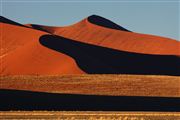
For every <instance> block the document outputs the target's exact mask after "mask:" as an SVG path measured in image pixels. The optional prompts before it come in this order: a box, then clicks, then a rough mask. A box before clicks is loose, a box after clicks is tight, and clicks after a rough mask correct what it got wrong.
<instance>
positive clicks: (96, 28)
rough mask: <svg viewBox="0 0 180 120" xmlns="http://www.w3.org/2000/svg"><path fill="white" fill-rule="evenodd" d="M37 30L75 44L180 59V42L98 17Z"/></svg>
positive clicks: (41, 27)
mask: <svg viewBox="0 0 180 120" xmlns="http://www.w3.org/2000/svg"><path fill="white" fill-rule="evenodd" d="M103 23H104V24H103ZM108 25H110V26H108ZM37 26H38V25H36V27H37ZM34 28H35V27H34ZM38 28H40V29H42V30H45V31H48V32H50V33H52V34H55V35H59V36H63V37H67V38H70V39H73V40H76V41H81V42H85V43H90V44H94V45H99V46H104V47H108V48H114V49H117V50H123V51H128V52H136V53H145V54H160V55H180V52H179V45H180V42H179V41H176V40H173V39H170V38H165V37H159V36H154V35H147V34H140V33H135V32H130V31H129V30H126V29H125V28H122V27H121V26H118V25H117V24H115V25H114V23H111V22H110V21H109V20H108V21H107V19H105V18H102V17H100V16H96V15H93V16H90V17H88V18H86V19H84V20H82V21H81V22H78V23H76V24H74V25H70V26H65V27H50V26H41V25H39V26H38Z"/></svg>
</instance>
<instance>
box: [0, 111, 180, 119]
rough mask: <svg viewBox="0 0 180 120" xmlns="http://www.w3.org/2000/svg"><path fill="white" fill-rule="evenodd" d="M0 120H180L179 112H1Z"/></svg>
mask: <svg viewBox="0 0 180 120" xmlns="http://www.w3.org/2000/svg"><path fill="white" fill-rule="evenodd" d="M0 119H3V120H9V119H26V120H27V119H28V120H32V119H33V120H37V119H38V120H42V119H43V120H46V119H48V120H50V119H51V120H179V119H180V113H179V112H100V111H96V112H91V111H86V112H78V111H69V112H65V111H59V112H54V111H10V112H0Z"/></svg>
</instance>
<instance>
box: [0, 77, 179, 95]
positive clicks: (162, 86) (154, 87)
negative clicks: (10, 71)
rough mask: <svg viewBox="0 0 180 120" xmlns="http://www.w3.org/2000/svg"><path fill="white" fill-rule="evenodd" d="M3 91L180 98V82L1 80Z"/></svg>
mask: <svg viewBox="0 0 180 120" xmlns="http://www.w3.org/2000/svg"><path fill="white" fill-rule="evenodd" d="M0 89H12V90H27V91H35V92H48V93H66V94H85V95H112V96H158V97H180V79H179V77H175V76H155V75H56V76H4V77H3V76H1V77H0Z"/></svg>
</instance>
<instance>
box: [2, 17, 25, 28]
mask: <svg viewBox="0 0 180 120" xmlns="http://www.w3.org/2000/svg"><path fill="white" fill-rule="evenodd" d="M0 22H2V23H6V24H12V25H17V26H21V27H27V26H25V25H22V24H20V23H17V22H14V21H12V20H9V19H7V18H5V17H3V16H0Z"/></svg>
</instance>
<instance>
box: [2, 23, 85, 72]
mask: <svg viewBox="0 0 180 120" xmlns="http://www.w3.org/2000/svg"><path fill="white" fill-rule="evenodd" d="M0 24H1V28H2V39H1V43H2V44H1V51H2V52H1V58H0V59H1V71H0V74H1V75H17V74H60V73H63V74H68V73H74V74H76V73H83V72H82V71H81V70H80V69H79V68H78V67H77V65H76V63H75V61H74V60H73V59H72V58H71V57H69V56H66V55H64V54H61V53H57V52H55V51H53V50H50V49H48V48H46V47H44V46H42V45H41V44H40V43H39V38H40V37H41V36H42V35H44V34H48V33H46V32H42V31H38V30H33V29H31V28H27V27H24V26H20V25H17V24H11V23H9V24H8V21H7V22H6V23H4V22H2V23H0Z"/></svg>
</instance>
